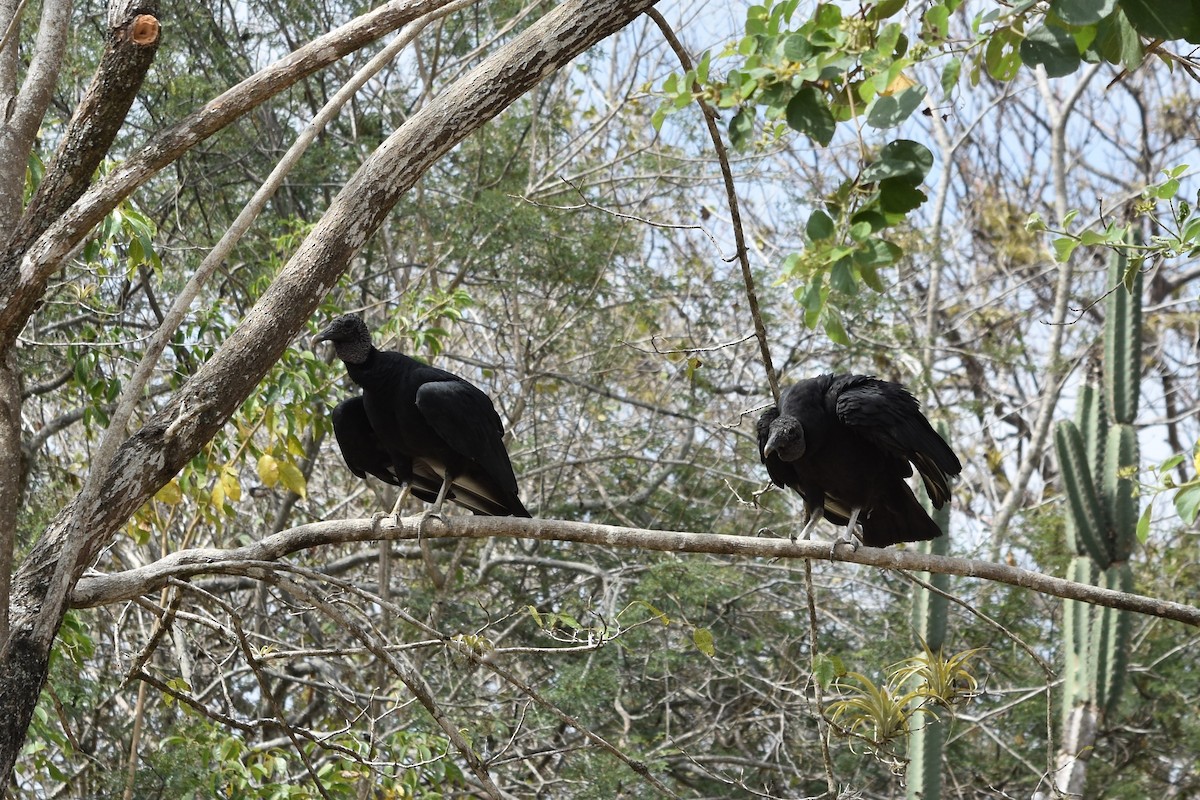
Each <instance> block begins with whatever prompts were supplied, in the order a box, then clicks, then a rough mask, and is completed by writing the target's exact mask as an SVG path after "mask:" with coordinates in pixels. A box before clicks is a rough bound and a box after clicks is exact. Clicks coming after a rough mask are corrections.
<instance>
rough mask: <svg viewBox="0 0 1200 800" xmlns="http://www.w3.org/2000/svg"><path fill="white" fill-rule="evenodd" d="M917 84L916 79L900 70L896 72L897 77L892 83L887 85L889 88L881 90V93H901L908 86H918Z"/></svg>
mask: <svg viewBox="0 0 1200 800" xmlns="http://www.w3.org/2000/svg"><path fill="white" fill-rule="evenodd" d="M916 85H917V82H916V81H914V80H913V79H912V78H910V77H908V76H907V75H905V74H904V73H903V72H899V73H897V74H896V77H894V78H892V81H891V83H889V84H888V85H887V88H886V89H884V90H883V91H882V92H880V94H882V95H893V94H899V93H900V92H903V91H904V90H905V89H907V88H908V87H910V86H916Z"/></svg>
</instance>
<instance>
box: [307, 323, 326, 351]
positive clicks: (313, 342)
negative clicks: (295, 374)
mask: <svg viewBox="0 0 1200 800" xmlns="http://www.w3.org/2000/svg"><path fill="white" fill-rule="evenodd" d="M328 341H329V328H326V329H325V330H323V331H321V332H320V333H318V334H317V335H316V336H314V337H312V338H311V339H309V340H308V344H309V346H310V347H311V348H312V349H313V350H316V349H317V345H319V344H320V343H321V342H328Z"/></svg>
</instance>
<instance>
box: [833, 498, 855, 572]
mask: <svg viewBox="0 0 1200 800" xmlns="http://www.w3.org/2000/svg"><path fill="white" fill-rule="evenodd" d="M861 513H862V507H861V506H855V507H854V508H852V509H850V519H849V521H848V522H847V523H846V532H845V533H843V534H839V535H838V537H837V538H836V539H834V540H833V546H832V547H830V548H829V560H830V561H832V560H833V558H834V556H835V555H837V546H838V545H839V544H848V545H850V552H852V553H853V552H854V551H856V550H858V543H859V541H861V540H862V533H861V532H860V530H859V524H858V515H859V514H861Z"/></svg>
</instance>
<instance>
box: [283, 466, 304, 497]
mask: <svg viewBox="0 0 1200 800" xmlns="http://www.w3.org/2000/svg"><path fill="white" fill-rule="evenodd" d="M279 479H280V480H281V481H283V485H284V486H286V487H287V489H288V491H290V492H293V493H294V494H298V495H300V496H301V497H304V496H305V481H304V473H303V472H301V471H300V468H299V467H297V466H296V465H295V464H293V463H292V462H290V461H285V462H283V463H282V464H280V465H279Z"/></svg>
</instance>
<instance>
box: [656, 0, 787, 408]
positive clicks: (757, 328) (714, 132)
mask: <svg viewBox="0 0 1200 800" xmlns="http://www.w3.org/2000/svg"><path fill="white" fill-rule="evenodd" d="M646 14H647V15H648V16H649V17H650V19H652V20H654V23H655V24H656V25H658V29H659V30H660V31H662V35H663V38H665V39H666V40H667V44H669V45H671V49H672V50H674V51H675V56H676V57H677V58H678V59H679V63H680V64H681V65H682V66H683V69H684V70H685V71H690V70H691V69H692V59H691V56H689V55H688V52H687V50H685V49H684V47H683V44H682V43H681V42H680V41H679V39H678V38H677V37H676V36H675V32H674V31H673V30H671V26H670V24H669V23H668V22H667V20H666V18H665V17H663V15H662V14H660V13H659V12H658V11H657V10H656V9H653V8H651V9H647V11H646ZM696 105H698V106H700V111H701V112H702V113H701V116H703V117H704V124H705V126H706V127H707V128H708V135H709V137H710V138H711V139H712V143H713V149H714V150H715V151H716V153H717V161H718V162H720V164H721V177H723V178H724V179H725V195H726V197H727V198H728V199H729V221H730V224H731V225H732V226H733V239H734V242H735V243H736V244H737V259H738V263H739V264H740V265H741V267H742V280H743V281H744V282H745V284H746V302H747V304H748V305H749V307H750V316H751V317H753V318H754V334H755V336H757V337H758V348H759V351H760V352H761V355H762V362H763V369H764V370H766V373H767V381H768V382H769V383H770V385H771V396H772V397H774V398H775V402H776V404H778V403H779V378H778V377H777V376H776V375H775V365H774V364H773V363H772V362H771V347H770V344H769V342H768V341H767V329H766V326H764V325H763V321H762V313H761V312H760V311H759V308H758V292H757V291H756V290H755V288H754V274H753V273H752V272H751V271H750V258H749V256H748V255H747V253H748V249H747V248H746V234H745V232H744V231H743V230H742V214H741V211H740V210H739V209H738V200H737V188H736V187H735V186H734V183H733V169H732V168H731V167H730V166H729V151H728V150H726V149H725V143H724V142H723V141H722V140H721V132H720V131H719V130H718V129H717V112H715V111H713V109H712V107H711V106H710V105H709V104H708V103H706V102H704V98H703V97H702V96H701V95H700V93H699V92H696Z"/></svg>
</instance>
